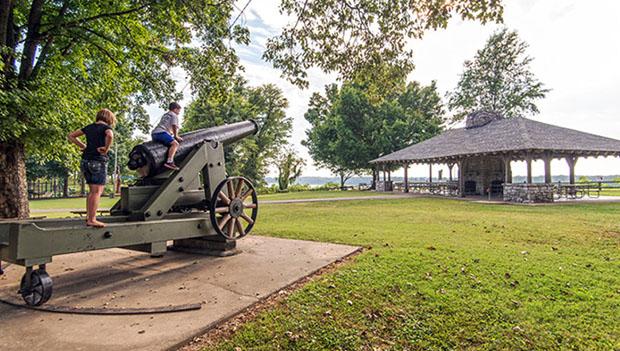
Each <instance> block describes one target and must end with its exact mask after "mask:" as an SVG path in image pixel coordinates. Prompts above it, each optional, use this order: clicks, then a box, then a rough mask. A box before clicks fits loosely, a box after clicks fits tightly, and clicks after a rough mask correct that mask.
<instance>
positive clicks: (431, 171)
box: [428, 163, 433, 183]
mask: <svg viewBox="0 0 620 351" xmlns="http://www.w3.org/2000/svg"><path fill="white" fill-rule="evenodd" d="M428 182H429V183H432V182H433V164H432V163H429V164H428Z"/></svg>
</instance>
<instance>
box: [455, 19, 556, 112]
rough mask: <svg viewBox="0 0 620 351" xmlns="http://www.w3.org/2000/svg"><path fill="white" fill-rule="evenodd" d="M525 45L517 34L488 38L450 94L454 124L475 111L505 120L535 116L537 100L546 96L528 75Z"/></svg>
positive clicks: (513, 32) (528, 57)
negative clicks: (487, 112) (496, 115)
mask: <svg viewBox="0 0 620 351" xmlns="http://www.w3.org/2000/svg"><path fill="white" fill-rule="evenodd" d="M527 47H528V45H527V43H525V42H524V41H521V40H520V39H519V36H518V34H517V32H516V31H509V30H507V29H502V30H500V31H497V32H495V33H493V35H491V37H490V38H489V39H488V40H487V43H486V45H485V47H484V48H483V49H481V50H478V52H477V53H476V56H475V57H474V59H473V60H471V61H465V64H464V72H463V73H462V75H461V78H460V80H459V82H458V84H457V87H456V89H455V90H454V91H453V92H451V93H450V94H449V101H448V106H449V108H450V109H451V110H453V111H454V113H455V115H454V117H453V121H458V120H461V119H463V118H464V117H465V116H466V115H467V114H469V113H472V112H475V111H478V110H486V111H495V112H499V113H500V114H502V115H503V116H504V117H515V116H522V115H526V114H536V113H538V107H537V106H536V104H535V101H536V100H539V99H542V98H544V97H545V94H546V93H547V92H549V89H546V88H545V87H544V85H543V84H542V83H541V82H540V81H538V79H537V78H536V77H535V76H534V74H533V73H532V72H531V71H530V63H531V62H532V60H533V59H532V58H531V57H530V56H527V54H526V50H527Z"/></svg>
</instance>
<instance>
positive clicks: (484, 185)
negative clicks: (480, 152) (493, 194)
mask: <svg viewBox="0 0 620 351" xmlns="http://www.w3.org/2000/svg"><path fill="white" fill-rule="evenodd" d="M463 180H464V182H467V181H473V182H475V183H476V190H475V192H473V193H472V192H470V193H466V194H465V195H487V189H489V188H490V187H491V185H492V183H493V182H494V181H495V182H499V183H500V184H501V183H503V182H504V160H503V159H502V158H501V157H493V156H479V157H470V158H467V159H465V160H463Z"/></svg>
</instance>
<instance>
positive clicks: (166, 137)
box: [151, 132, 174, 146]
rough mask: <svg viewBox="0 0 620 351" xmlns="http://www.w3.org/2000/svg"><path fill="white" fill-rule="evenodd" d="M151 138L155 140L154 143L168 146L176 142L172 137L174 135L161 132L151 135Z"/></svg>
mask: <svg viewBox="0 0 620 351" xmlns="http://www.w3.org/2000/svg"><path fill="white" fill-rule="evenodd" d="M151 138H153V141H155V142H158V143H162V144H164V145H166V146H170V144H172V142H173V141H174V138H173V137H172V135H170V134H168V133H166V132H159V133H155V134H151Z"/></svg>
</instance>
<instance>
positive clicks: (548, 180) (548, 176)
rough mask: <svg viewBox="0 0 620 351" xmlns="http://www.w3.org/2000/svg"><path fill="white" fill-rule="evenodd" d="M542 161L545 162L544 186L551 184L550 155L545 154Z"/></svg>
mask: <svg viewBox="0 0 620 351" xmlns="http://www.w3.org/2000/svg"><path fill="white" fill-rule="evenodd" d="M543 160H544V162H545V184H551V155H550V154H546V155H545V156H544V158H543Z"/></svg>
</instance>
